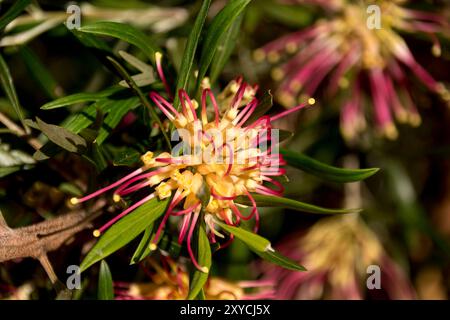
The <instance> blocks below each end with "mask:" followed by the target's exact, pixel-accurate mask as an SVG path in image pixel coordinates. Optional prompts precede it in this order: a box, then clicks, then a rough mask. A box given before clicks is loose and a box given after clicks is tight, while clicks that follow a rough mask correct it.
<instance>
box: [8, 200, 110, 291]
mask: <svg viewBox="0 0 450 320" xmlns="http://www.w3.org/2000/svg"><path fill="white" fill-rule="evenodd" d="M103 206H104V201H99V202H97V203H96V205H94V206H93V210H92V211H91V213H86V211H83V210H77V211H73V212H71V213H68V214H65V215H62V216H59V217H56V218H53V219H50V220H46V221H43V222H39V223H37V224H33V225H30V226H26V227H21V228H17V229H11V228H9V227H8V226H7V224H6V222H5V220H4V218H3V216H2V214H1V212H0V262H5V261H8V260H13V259H19V258H28V257H30V258H34V259H37V260H39V261H40V263H41V264H42V266H43V267H44V269H45V271H46V272H47V274H48V276H49V278H50V280H51V281H52V283H56V282H57V281H58V278H57V277H56V274H55V272H54V271H53V267H52V265H51V263H50V261H49V260H48V257H47V253H48V252H50V251H54V250H56V249H58V248H59V247H60V246H61V245H63V244H64V243H65V242H66V241H67V240H69V239H70V238H71V237H72V236H74V235H75V234H76V233H78V232H80V231H81V230H84V229H86V228H88V227H90V222H91V221H92V220H93V219H94V218H96V217H97V216H98V215H99V214H100V212H99V211H98V210H99V209H100V208H101V207H103Z"/></svg>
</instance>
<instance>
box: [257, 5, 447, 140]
mask: <svg viewBox="0 0 450 320" xmlns="http://www.w3.org/2000/svg"><path fill="white" fill-rule="evenodd" d="M289 2H290V3H300V1H289ZM304 2H306V3H310V4H314V5H318V6H320V7H322V8H324V9H326V11H327V13H328V14H329V15H330V18H329V19H327V20H323V19H322V20H318V21H317V22H316V23H315V24H314V25H313V26H311V27H308V28H306V29H304V30H301V31H298V32H295V33H291V34H288V35H286V36H284V37H281V38H279V39H277V40H275V41H273V42H270V43H268V44H267V45H265V46H264V47H262V48H260V49H258V50H256V51H255V54H254V56H255V59H256V60H257V61H261V60H263V59H267V60H268V61H269V62H271V63H278V62H279V61H280V60H281V57H282V55H283V54H284V53H288V54H290V55H292V56H291V58H290V59H289V61H287V62H285V63H284V64H281V65H279V66H277V67H275V68H274V69H273V70H272V77H273V78H274V79H275V80H277V81H281V83H280V86H279V89H278V92H277V99H278V100H279V101H280V102H281V103H282V104H284V105H287V106H289V105H292V104H293V103H294V101H295V99H296V97H297V96H298V95H299V94H300V97H301V99H304V96H305V95H306V96H311V95H313V94H315V92H316V91H317V89H318V87H319V86H320V85H324V86H326V87H327V92H328V94H329V95H330V96H335V94H336V93H337V92H338V90H339V88H342V89H349V90H350V91H349V92H350V94H346V95H345V96H344V100H345V101H344V103H343V106H342V109H341V131H342V133H343V135H344V137H346V138H349V139H351V138H354V137H355V136H356V135H357V134H358V133H359V132H361V131H362V130H364V129H365V127H366V114H367V113H369V114H372V115H373V117H374V119H375V124H376V127H377V128H378V129H379V131H380V132H381V133H383V134H384V135H386V136H387V137H388V138H395V137H396V136H397V130H396V127H395V125H394V122H393V117H394V116H395V117H396V118H397V119H398V121H400V122H408V123H410V124H412V125H414V126H416V125H419V124H420V123H421V118H420V115H419V113H418V111H417V108H416V106H415V105H414V103H413V99H412V97H411V89H410V82H409V79H408V74H407V69H409V71H410V72H412V73H413V74H414V75H415V76H416V77H417V78H418V79H419V80H420V81H421V82H422V83H423V84H424V85H425V86H426V87H427V88H428V89H429V90H430V91H432V92H435V93H437V94H439V95H441V96H442V98H443V99H444V100H445V101H450V93H449V91H447V89H446V88H445V87H444V85H443V84H441V83H438V82H436V81H435V80H434V79H433V78H432V76H431V75H430V74H429V73H428V72H427V71H426V69H425V68H424V67H422V66H421V65H420V64H419V63H418V62H417V61H416V60H415V59H414V56H413V54H412V52H411V51H410V49H409V48H408V46H407V44H406V42H405V41H404V40H403V38H402V37H401V36H400V34H399V33H398V32H397V31H406V32H421V33H424V34H426V35H428V36H429V37H430V38H431V39H432V41H433V43H434V45H433V49H432V52H433V54H434V55H435V56H439V55H440V52H441V50H440V45H439V42H438V41H437V37H436V34H437V33H439V32H445V31H446V30H448V27H449V23H448V21H447V20H446V19H445V18H444V17H443V16H441V15H440V14H439V13H429V12H422V11H416V10H412V9H408V8H406V7H404V6H402V4H403V3H404V2H406V1H402V0H396V1H386V0H377V1H358V2H354V1H347V0H336V1H322V0H310V1H302V3H304ZM370 8H372V9H373V8H376V9H378V10H379V12H377V10H373V11H372V9H370ZM377 19H379V21H378V22H379V24H377ZM365 93H367V95H369V96H371V105H372V106H373V111H372V112H366V110H364V101H365V97H364V94H365Z"/></svg>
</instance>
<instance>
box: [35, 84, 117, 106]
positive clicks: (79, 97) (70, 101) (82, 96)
mask: <svg viewBox="0 0 450 320" xmlns="http://www.w3.org/2000/svg"><path fill="white" fill-rule="evenodd" d="M121 90H123V89H122V88H121V87H119V86H114V87H110V88H108V89H106V90H104V91H100V92H96V93H84V92H82V93H75V94H71V95H68V96H65V97H62V98H59V99H56V100H53V101H50V102H47V103H46V104H44V105H43V106H42V107H41V109H42V110H50V109H56V108H61V107H67V106H71V105H74V104H77V103H83V102H89V101H97V100H100V99H102V98H107V97H109V96H111V95H113V94H114V93H117V92H119V91H121Z"/></svg>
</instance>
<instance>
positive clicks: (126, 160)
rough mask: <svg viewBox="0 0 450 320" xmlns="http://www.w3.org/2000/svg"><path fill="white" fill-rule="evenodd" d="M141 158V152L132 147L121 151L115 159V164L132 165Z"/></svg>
mask: <svg viewBox="0 0 450 320" xmlns="http://www.w3.org/2000/svg"><path fill="white" fill-rule="evenodd" d="M140 158H141V154H140V153H139V152H138V151H136V150H134V149H131V148H127V149H126V150H123V151H121V152H119V153H118V154H117V155H116V156H115V157H114V160H113V165H115V166H131V165H133V164H135V163H136V162H138V161H139V160H140Z"/></svg>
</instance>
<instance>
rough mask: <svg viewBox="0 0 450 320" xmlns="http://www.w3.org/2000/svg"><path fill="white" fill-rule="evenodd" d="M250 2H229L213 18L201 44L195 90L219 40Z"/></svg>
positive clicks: (234, 0) (240, 0) (204, 73)
mask: <svg viewBox="0 0 450 320" xmlns="http://www.w3.org/2000/svg"><path fill="white" fill-rule="evenodd" d="M250 1H251V0H230V1H229V2H228V3H227V4H226V5H225V7H224V8H223V9H222V10H221V11H220V12H219V13H218V14H217V15H216V16H215V17H214V19H213V21H212V22H211V25H210V26H209V28H208V31H207V33H206V36H205V41H204V42H203V48H202V53H201V56H200V62H199V71H198V78H197V88H199V86H200V82H201V81H202V79H203V78H204V77H205V75H206V72H207V70H208V68H209V66H210V65H211V62H212V60H213V58H214V55H215V53H216V50H217V47H218V46H219V43H220V40H221V39H223V36H224V35H225V33H226V32H228V31H229V29H230V26H231V24H232V23H234V21H235V20H236V19H237V17H239V15H240V14H241V13H242V11H243V10H244V9H245V7H246V6H247V5H248V4H249V3H250Z"/></svg>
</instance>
